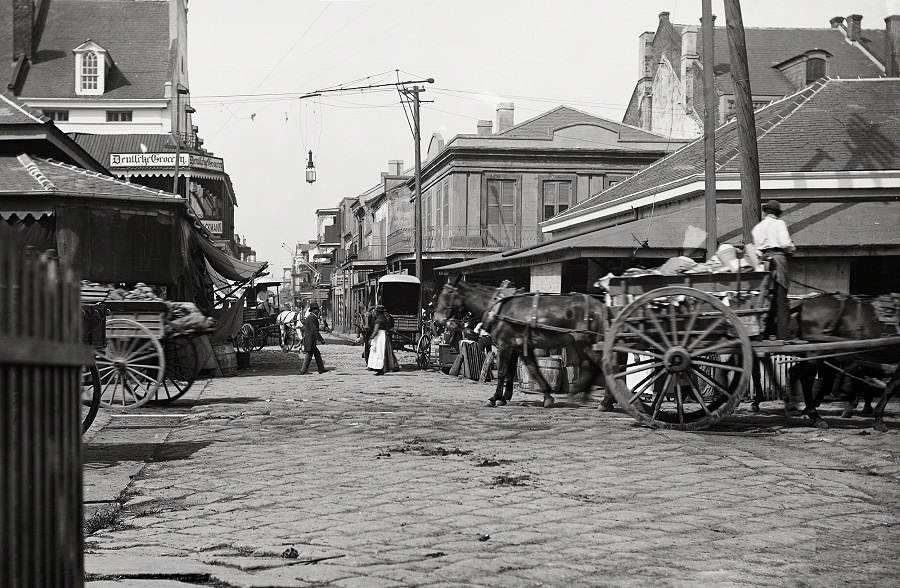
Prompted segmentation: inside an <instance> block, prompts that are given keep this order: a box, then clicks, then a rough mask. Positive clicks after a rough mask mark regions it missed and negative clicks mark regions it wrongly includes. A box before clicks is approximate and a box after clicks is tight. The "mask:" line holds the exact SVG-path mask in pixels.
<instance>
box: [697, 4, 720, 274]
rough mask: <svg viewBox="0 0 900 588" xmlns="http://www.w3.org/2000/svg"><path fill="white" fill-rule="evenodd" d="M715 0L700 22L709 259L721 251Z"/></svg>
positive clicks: (706, 9)
mask: <svg viewBox="0 0 900 588" xmlns="http://www.w3.org/2000/svg"><path fill="white" fill-rule="evenodd" d="M715 18H716V17H714V16H713V14H712V0H703V16H702V18H701V19H700V24H701V32H702V33H703V107H704V113H703V162H704V179H705V180H706V181H705V185H706V192H705V193H706V259H709V258H711V257H712V256H713V255H715V253H716V249H717V248H718V241H719V239H718V232H719V230H718V226H717V223H716V102H717V101H718V100H717V96H716V86H715V72H714V71H713V68H714V67H715V63H716V61H715V59H714V57H715V56H714V53H713V51H714V49H713V34H714V33H713V24H714V23H715Z"/></svg>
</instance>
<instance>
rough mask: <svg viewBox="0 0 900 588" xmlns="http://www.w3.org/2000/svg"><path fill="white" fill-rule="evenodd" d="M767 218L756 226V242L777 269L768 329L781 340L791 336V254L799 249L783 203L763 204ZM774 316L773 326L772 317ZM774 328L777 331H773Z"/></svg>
mask: <svg viewBox="0 0 900 588" xmlns="http://www.w3.org/2000/svg"><path fill="white" fill-rule="evenodd" d="M762 209H763V212H764V213H765V215H766V216H765V218H764V219H762V220H761V221H759V222H758V223H757V224H756V226H755V227H753V231H752V234H753V245H755V246H756V249H757V250H758V251H759V252H760V253H762V254H764V255H765V256H766V257H768V258H769V259H770V260H771V261H772V264H773V265H774V269H775V284H774V287H773V296H772V310H771V311H770V312H769V317H768V319H769V320H768V321H767V322H768V323H769V324H768V326H767V331H768V332H769V334H770V335H775V336H776V337H777V338H779V339H788V338H789V337H790V332H789V324H790V314H791V308H790V305H789V304H788V297H787V293H788V283H789V280H790V274H789V273H788V256H789V255H790V254H792V253H793V252H794V251H796V250H797V247H795V246H794V243H793V242H791V236H790V234H789V233H788V229H787V224H786V223H785V222H784V221H783V220H781V218H779V217H781V213H782V210H781V204H780V203H779V202H778V201H777V200H769V201H768V202H766V203H765V204H763V205H762ZM773 315H774V316H773ZM773 318H774V327H775V328H774V329H772V326H773V324H772V322H773V321H772V319H773ZM773 331H774V332H773Z"/></svg>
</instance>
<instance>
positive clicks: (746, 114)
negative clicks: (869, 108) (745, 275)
mask: <svg viewBox="0 0 900 588" xmlns="http://www.w3.org/2000/svg"><path fill="white" fill-rule="evenodd" d="M725 26H726V29H727V31H728V49H729V55H730V58H731V78H732V82H733V84H734V108H735V112H736V113H737V125H738V153H739V155H740V162H741V220H742V221H743V227H744V243H752V242H753V237H752V235H751V234H750V231H751V230H752V229H753V226H754V225H755V224H756V223H758V222H759V218H760V206H761V199H760V187H759V152H758V151H757V149H756V119H755V118H754V116H753V98H752V96H753V95H752V94H751V92H750V71H749V68H748V65H747V43H746V41H745V39H744V22H743V20H742V18H741V3H740V0H725Z"/></svg>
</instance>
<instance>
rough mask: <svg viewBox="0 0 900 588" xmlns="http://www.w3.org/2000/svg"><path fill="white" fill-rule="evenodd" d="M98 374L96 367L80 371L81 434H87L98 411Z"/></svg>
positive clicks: (100, 389) (92, 366) (91, 366)
mask: <svg viewBox="0 0 900 588" xmlns="http://www.w3.org/2000/svg"><path fill="white" fill-rule="evenodd" d="M101 391H102V388H101V387H100V372H98V371H97V366H96V365H90V366H84V369H83V370H82V371H81V434H82V435H84V434H85V433H87V430H88V429H90V428H91V424H92V423H93V422H94V419H95V418H97V411H98V410H99V409H100V395H101Z"/></svg>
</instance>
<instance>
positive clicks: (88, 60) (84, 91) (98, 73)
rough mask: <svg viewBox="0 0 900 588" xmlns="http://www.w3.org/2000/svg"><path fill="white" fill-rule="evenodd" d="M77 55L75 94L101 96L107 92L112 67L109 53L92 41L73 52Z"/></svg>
mask: <svg viewBox="0 0 900 588" xmlns="http://www.w3.org/2000/svg"><path fill="white" fill-rule="evenodd" d="M72 53H74V54H75V93H76V94H78V95H80V96H100V95H102V94H103V93H104V92H105V91H106V73H107V72H108V71H109V70H110V68H111V67H112V64H113V63H112V59H110V57H109V53H108V52H107V51H106V49H104V48H103V47H101V46H100V45H98V44H97V43H94V42H93V41H91V40H88V41H86V42H84V43H82V44H81V45H80V46H78V47H76V48H75V49H73V50H72Z"/></svg>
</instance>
